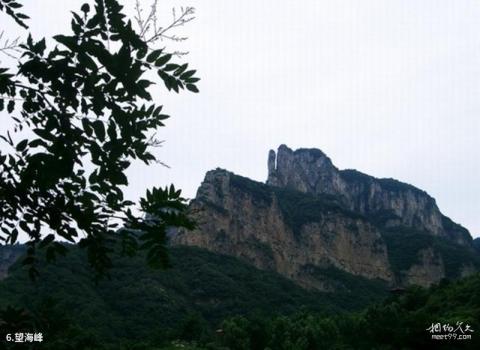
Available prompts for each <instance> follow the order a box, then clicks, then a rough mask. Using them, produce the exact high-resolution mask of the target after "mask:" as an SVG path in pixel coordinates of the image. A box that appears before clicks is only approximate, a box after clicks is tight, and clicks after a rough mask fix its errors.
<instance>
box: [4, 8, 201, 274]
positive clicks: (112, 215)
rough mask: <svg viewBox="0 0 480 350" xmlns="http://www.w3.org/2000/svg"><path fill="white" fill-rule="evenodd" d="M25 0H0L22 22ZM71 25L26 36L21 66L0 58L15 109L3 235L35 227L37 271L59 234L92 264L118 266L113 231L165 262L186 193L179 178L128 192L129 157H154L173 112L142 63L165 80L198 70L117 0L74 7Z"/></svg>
mask: <svg viewBox="0 0 480 350" xmlns="http://www.w3.org/2000/svg"><path fill="white" fill-rule="evenodd" d="M20 10H21V4H20V3H18V2H15V1H14V0H0V11H2V12H4V13H5V14H7V15H8V16H10V17H11V18H13V19H14V20H15V21H16V22H17V23H18V24H19V25H21V26H22V27H27V24H26V22H25V21H26V20H27V19H28V16H26V15H25V14H22V13H21V12H19V11H20ZM71 30H72V33H71V34H69V35H63V34H62V35H57V36H54V37H53V39H54V40H55V41H56V42H57V43H58V44H57V45H56V46H55V47H53V48H47V44H46V41H45V39H41V40H38V41H36V40H34V39H33V38H32V36H31V35H29V37H28V40H27V41H26V42H25V43H23V44H21V45H19V46H18V47H17V48H16V49H17V50H20V53H21V58H20V59H19V60H18V66H17V68H16V70H15V71H12V70H9V69H7V68H1V67H0V111H2V110H6V112H7V113H8V115H9V116H10V117H11V118H12V120H13V121H14V124H15V125H14V128H13V130H10V131H8V132H7V133H6V134H4V135H0V137H1V139H2V141H3V142H4V143H6V145H7V150H5V149H6V147H3V150H2V151H1V152H0V231H1V232H0V239H1V240H2V241H4V242H5V243H11V244H13V243H15V242H16V241H17V237H18V235H19V234H20V233H21V232H23V233H25V234H27V235H28V237H29V241H28V243H27V245H28V249H27V257H26V258H25V260H24V264H26V265H28V266H29V271H30V275H31V276H32V277H35V276H36V275H37V274H38V271H37V269H36V268H35V263H36V261H37V257H36V254H35V253H36V250H38V249H39V248H40V249H44V250H45V253H46V257H47V260H49V261H50V260H54V259H55V257H56V256H57V254H64V253H65V251H66V248H65V245H63V244H61V243H59V242H58V241H57V240H56V238H60V237H61V238H63V239H64V240H67V241H70V242H78V243H79V245H80V246H81V247H84V248H85V249H86V250H87V252H88V258H89V263H90V264H91V265H92V266H93V267H94V268H95V271H96V274H97V275H102V274H104V273H105V272H106V271H107V269H108V268H109V267H110V266H111V259H110V256H111V253H112V251H113V249H114V248H113V243H114V242H120V243H121V247H122V251H123V253H125V254H134V253H135V252H136V251H137V250H138V249H146V250H148V253H147V260H148V263H149V264H150V265H152V266H165V265H167V264H168V255H167V252H166V249H165V243H166V231H167V230H168V229H169V228H170V227H187V228H191V227H192V226H193V223H192V222H191V221H190V220H189V219H188V218H187V216H186V214H185V209H186V200H185V199H183V198H182V197H181V193H180V191H178V190H176V189H175V188H174V186H173V185H172V186H170V187H169V188H164V189H162V188H153V189H152V190H149V191H147V194H146V196H145V198H142V199H141V200H140V208H139V209H140V210H135V204H134V203H133V202H131V201H127V200H125V199H124V196H123V192H122V189H123V188H124V187H125V186H126V185H127V184H128V178H127V176H126V174H125V171H126V170H127V169H128V168H129V167H130V165H131V164H132V163H133V162H138V161H140V162H143V163H145V164H152V163H154V162H158V160H157V159H156V157H155V156H154V155H153V154H152V153H151V150H152V147H155V146H157V145H158V141H157V140H156V139H155V131H156V130H158V128H160V127H163V126H164V121H165V119H167V118H168V116H167V115H165V114H163V113H162V106H160V105H157V104H156V103H154V102H153V101H152V100H153V98H152V95H151V94H150V92H149V87H150V86H151V85H152V84H153V83H154V82H153V81H151V80H149V79H148V78H147V77H146V75H147V74H148V73H149V72H150V71H152V70H153V71H155V72H156V73H157V74H158V77H159V78H160V80H161V81H163V83H164V85H165V87H166V88H167V89H168V90H169V91H170V90H173V91H175V92H179V91H180V90H182V89H187V90H190V91H192V92H198V89H197V86H196V83H197V82H198V81H199V79H198V78H196V77H195V73H196V71H195V70H189V69H188V64H177V63H172V60H173V59H174V58H172V54H169V53H166V52H164V51H163V50H162V49H159V50H153V49H151V48H150V47H149V46H148V43H147V41H146V40H145V38H144V37H142V36H141V35H139V34H138V33H137V32H136V31H135V30H134V29H133V28H132V23H131V21H130V20H128V18H127V17H126V16H125V15H124V14H123V13H122V6H120V4H119V3H118V1H116V0H95V1H94V6H93V8H91V6H90V5H89V4H88V3H86V4H84V5H82V6H81V11H80V12H78V13H75V12H73V18H72V22H71Z"/></svg>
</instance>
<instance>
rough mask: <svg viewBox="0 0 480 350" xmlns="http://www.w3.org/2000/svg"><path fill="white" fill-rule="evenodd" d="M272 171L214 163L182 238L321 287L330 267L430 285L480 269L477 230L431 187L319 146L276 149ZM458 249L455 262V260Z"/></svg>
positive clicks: (180, 241)
mask: <svg viewBox="0 0 480 350" xmlns="http://www.w3.org/2000/svg"><path fill="white" fill-rule="evenodd" d="M268 171H269V175H268V180H267V183H266V184H264V183H260V182H255V181H252V180H250V179H247V178H244V177H241V176H238V175H235V174H233V173H231V172H229V171H226V170H223V169H216V170H212V171H209V172H208V173H207V174H206V176H205V179H204V181H203V182H202V184H201V186H200V187H199V189H198V192H197V196H196V198H195V199H194V200H193V201H192V203H191V205H190V210H191V212H192V215H193V216H194V219H195V220H196V221H197V228H196V229H195V230H194V231H179V232H177V233H176V234H175V235H174V236H173V237H172V242H173V243H174V244H186V245H195V246H199V247H202V248H206V249H208V250H211V251H214V252H218V253H223V254H228V255H233V256H236V257H239V258H241V259H243V260H245V261H248V262H250V263H252V264H254V265H255V266H257V267H259V268H262V269H268V270H274V271H276V272H279V273H281V274H282V275H284V276H287V277H289V278H291V279H293V280H295V281H297V282H298V283H300V284H301V285H303V286H305V287H309V288H317V289H322V288H325V289H328V288H327V287H325V286H331V285H332V284H331V283H328V282H326V281H327V280H326V279H325V278H324V276H323V277H322V276H319V275H318V271H322V270H325V269H328V268H333V269H336V270H338V271H342V272H343V273H348V274H351V275H355V276H361V277H364V278H367V279H378V280H381V281H384V282H385V283H387V284H390V285H392V286H394V285H400V286H405V285H410V284H418V285H423V286H427V285H430V284H431V283H435V282H438V281H439V280H441V279H442V278H444V277H460V276H462V275H464V274H468V273H471V272H472V271H476V270H477V268H478V259H477V258H476V257H477V256H478V254H477V253H474V249H473V246H472V239H471V236H470V234H469V233H468V231H467V230H465V229H464V228H462V227H461V226H460V225H457V224H455V223H453V222H452V221H451V220H450V219H448V218H446V217H445V216H443V215H442V214H441V212H440V211H439V209H438V207H437V206H436V204H435V200H434V199H433V198H432V197H430V196H429V195H428V194H427V193H425V192H424V191H421V190H419V189H417V188H415V187H413V186H411V185H408V184H404V183H401V182H398V181H396V180H392V179H376V178H374V177H371V176H368V175H365V174H362V173H359V172H357V171H354V170H344V171H342V170H338V169H337V168H336V167H335V166H334V165H333V163H332V162H331V160H330V159H329V158H328V157H327V156H326V155H325V154H324V153H323V152H321V151H320V150H316V149H300V150H297V151H292V150H290V149H289V148H288V147H286V146H280V148H279V149H278V152H277V153H275V152H274V151H270V152H269V155H268ZM402 237H405V240H407V241H405V240H404V239H402ZM409 237H413V238H415V239H410V238H409ZM437 241H438V242H440V243H438V244H437ZM409 243H411V244H409ZM450 246H451V247H452V248H451V250H449V249H450ZM407 253H408V254H407ZM475 254H476V255H475ZM452 256H454V260H455V261H454V263H452V262H451V261H447V260H445V259H451V257H452ZM457 256H460V257H461V258H458V259H457V258H456V257H457ZM329 278H330V277H329Z"/></svg>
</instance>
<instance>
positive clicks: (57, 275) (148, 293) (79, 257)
mask: <svg viewBox="0 0 480 350" xmlns="http://www.w3.org/2000/svg"><path fill="white" fill-rule="evenodd" d="M12 249H15V250H16V251H17V250H20V251H21V250H23V249H22V246H15V247H11V246H0V254H1V255H9V256H10V255H11V254H12ZM42 253H43V251H41V250H40V251H39V252H38V253H37V254H38V255H39V262H38V268H39V270H40V277H39V280H38V281H37V282H35V283H34V282H32V281H31V280H30V279H29V276H28V273H27V270H26V268H25V267H23V266H22V265H21V263H20V262H17V263H15V264H14V265H12V266H11V267H10V269H9V274H8V277H6V278H5V279H3V280H2V281H0V332H1V333H2V334H6V333H8V332H6V331H5V330H4V329H3V328H2V327H3V323H2V311H1V310H5V309H6V308H7V307H9V306H10V307H12V306H13V307H22V308H25V309H26V310H28V311H29V313H31V314H32V315H34V316H35V318H36V319H40V320H41V322H42V323H41V329H42V332H43V334H44V336H45V339H48V344H47V345H48V346H49V347H48V349H56V350H57V349H63V348H65V341H67V344H69V347H67V348H68V349H75V348H76V347H75V346H74V345H73V344H74V343H75V341H76V340H75V339H78V341H79V342H83V341H85V338H87V339H96V340H98V341H99V343H105V344H113V345H115V344H117V345H118V344H120V343H122V344H124V343H127V342H129V341H131V342H132V344H137V343H139V342H141V341H143V340H149V341H158V340H159V339H160V340H168V339H176V338H178V337H182V335H179V334H178V332H180V331H181V329H182V327H184V324H185V323H186V322H190V321H191V319H192V318H193V319H194V320H195V322H196V324H197V326H199V327H200V326H201V327H205V328H206V329H207V330H208V331H210V332H211V331H212V330H214V329H216V327H219V325H220V323H221V322H222V321H223V319H225V318H227V317H231V316H233V315H244V316H249V315H253V314H265V315H270V316H272V315H275V314H278V315H288V314H291V313H294V312H297V311H298V310H301V309H302V308H305V309H308V310H310V311H316V312H321V313H322V314H333V313H339V312H345V311H349V310H360V309H362V308H364V307H365V306H366V305H368V304H371V303H373V302H375V301H377V300H379V299H382V298H383V297H385V296H386V295H387V294H388V290H387V289H386V286H385V285H384V284H382V283H377V282H373V281H370V280H367V279H365V278H361V277H355V276H351V275H348V274H345V273H343V274H341V273H340V274H338V275H337V277H336V278H337V280H338V281H340V282H341V283H342V285H343V286H344V288H341V289H339V290H338V292H337V293H335V294H333V293H325V292H319V291H315V290H305V289H303V288H301V287H300V286H298V285H296V284H295V283H293V282H292V281H291V280H289V279H287V278H285V277H283V276H281V275H279V274H277V273H275V272H272V271H262V270H259V269H257V268H255V267H254V266H252V265H251V264H248V263H245V262H243V261H242V260H240V259H238V258H235V257H231V256H226V255H221V254H216V253H212V252H208V251H206V250H204V249H199V248H196V247H171V248H170V249H169V254H170V257H171V264H172V268H169V269H167V270H155V269H151V268H148V267H147V266H146V264H145V256H143V254H140V255H137V256H135V257H121V256H119V255H115V256H114V259H113V266H114V267H113V269H112V270H111V271H110V276H109V277H108V278H104V279H102V280H100V281H98V283H96V282H95V281H94V279H93V277H92V276H93V274H92V271H91V269H90V268H89V266H88V263H87V259H86V252H85V251H84V250H82V249H80V248H79V247H77V246H75V245H68V254H67V255H66V257H62V258H59V259H58V260H57V261H56V262H55V263H50V264H45V262H44V259H43V258H42V257H43V254H42ZM332 273H333V272H332ZM3 317H5V316H3ZM11 319H12V317H11V316H10V317H9V320H10V322H11ZM57 323H59V324H57ZM57 340H58V341H59V342H60V343H58V344H57V343H55V341H57ZM60 340H61V341H60ZM62 341H63V343H62ZM99 343H98V344H97V343H95V344H94V345H90V348H91V349H100V348H101V347H100V346H99ZM137 345H138V344H137ZM132 346H133V345H132ZM78 348H85V347H84V345H82V346H79V347H78ZM126 348H128V349H131V347H126ZM137 348H138V349H140V347H135V349H137ZM146 348H148V349H151V347H146ZM155 348H156V347H155ZM112 349H118V347H116V346H112ZM142 349H143V348H142Z"/></svg>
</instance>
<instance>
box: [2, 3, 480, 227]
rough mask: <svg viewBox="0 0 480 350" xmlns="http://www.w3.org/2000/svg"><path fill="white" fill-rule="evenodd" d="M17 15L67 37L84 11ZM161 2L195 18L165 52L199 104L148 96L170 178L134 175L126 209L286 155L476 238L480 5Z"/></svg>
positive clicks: (41, 30)
mask: <svg viewBox="0 0 480 350" xmlns="http://www.w3.org/2000/svg"><path fill="white" fill-rule="evenodd" d="M23 3H25V4H26V9H25V12H26V13H27V14H29V15H30V16H31V17H32V20H31V21H29V24H30V30H31V32H32V33H33V35H34V37H36V38H40V37H43V36H51V35H54V34H58V33H65V32H68V31H69V22H70V12H69V11H70V10H74V9H75V10H78V9H79V7H80V5H81V4H82V3H83V1H78V0H63V1H58V0H42V1H23ZM123 3H124V4H126V6H127V8H128V9H129V10H132V9H133V3H134V1H133V0H128V1H126V0H124V1H123ZM142 3H145V5H146V6H147V5H148V4H149V3H150V1H148V0H142ZM160 3H161V8H162V9H164V10H165V13H166V15H168V14H169V13H170V10H169V9H170V8H171V7H172V6H174V5H184V6H187V5H190V6H195V7H196V9H197V19H196V20H195V21H194V22H192V23H191V24H190V25H189V26H188V27H187V28H185V30H183V31H182V33H186V34H188V35H189V37H190V38H189V40H188V41H187V42H186V43H184V44H183V45H181V46H179V47H178V46H177V47H175V48H180V49H185V50H188V51H190V54H189V56H188V58H187V61H188V62H189V63H190V64H191V66H192V67H195V68H197V69H198V71H199V76H200V77H201V78H202V81H201V83H200V85H199V87H200V90H201V93H200V94H197V95H195V94H189V93H183V94H180V95H178V96H173V95H172V94H168V93H166V90H165V89H164V88H163V87H162V86H159V87H158V88H157V89H156V90H155V91H154V95H155V93H156V97H155V98H156V99H157V100H158V102H159V103H162V104H164V105H165V110H166V111H167V113H169V114H170V115H172V118H171V119H170V120H169V121H168V123H167V127H166V128H164V130H162V131H161V133H160V137H161V138H162V139H165V140H166V143H165V145H164V147H163V148H161V149H159V150H158V155H159V157H160V158H161V159H162V160H163V161H164V162H165V163H167V164H168V165H170V166H171V168H170V169H167V168H164V167H161V166H153V167H148V168H147V167H145V166H136V167H134V168H132V169H131V171H130V175H131V184H130V187H129V189H128V191H127V192H128V194H129V195H130V196H131V197H132V198H135V197H138V196H139V195H140V194H143V192H144V191H145V189H146V188H148V187H151V186H154V185H156V186H158V185H165V184H170V183H172V182H173V183H175V184H176V185H177V186H178V187H180V188H183V189H184V192H185V195H186V196H187V197H190V198H191V197H194V195H195V192H196V189H197V187H198V185H199V184H200V182H201V181H202V179H203V176H204V174H205V172H206V171H208V170H210V169H213V168H216V167H221V168H226V169H229V170H231V171H233V172H235V173H238V174H241V175H244V176H247V177H250V178H252V179H255V180H259V181H264V180H265V179H266V176H267V152H268V150H269V149H271V148H277V147H278V146H279V145H280V144H282V143H285V144H287V145H288V146H289V147H291V148H299V147H315V148H320V149H321V150H323V151H324V152H325V153H326V154H327V155H328V156H329V157H330V158H331V159H332V160H333V162H334V163H335V164H336V165H337V166H338V167H339V168H341V169H343V168H355V169H358V170H360V171H362V172H365V173H368V174H371V175H374V176H376V177H393V178H396V179H399V180H401V181H405V182H408V183H411V184H413V185H415V186H417V187H420V188H422V189H424V190H426V191H427V192H429V193H430V194H431V195H432V196H433V197H435V198H436V200H437V203H438V205H439V207H440V209H441V210H442V212H443V213H444V214H446V215H448V216H450V217H451V218H452V219H453V220H454V221H456V222H459V223H461V224H462V225H464V226H466V227H467V228H468V229H469V230H470V231H471V233H472V235H474V236H479V235H480V215H479V212H480V182H479V179H480V153H479V149H480V2H479V1H478V0H475V1H474V0H472V1H466V0H450V1H443V0H422V1H418V0H389V1H385V0H362V1H358V0H351V1H344V0H328V1H326V0H325V1H321V0H317V1H314V0H311V1H306V0H304V1H287V0H283V1H279V0H275V1H266V0H262V1H251V0H243V1H225V0H216V1H213V0H212V1H208V0H201V1H188V2H187V1H170V0H168V1H167V0H164V1H162V0H160ZM0 21H1V28H5V29H6V30H7V34H9V36H11V37H13V36H15V35H16V34H20V35H23V34H24V33H23V32H21V31H19V27H17V26H16V25H14V24H12V23H11V21H9V20H6V18H5V17H3V16H2V17H0ZM5 21H7V23H5ZM166 44H167V43H166ZM2 59H3V58H2ZM2 123H3V122H2Z"/></svg>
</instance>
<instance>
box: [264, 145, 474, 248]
mask: <svg viewBox="0 0 480 350" xmlns="http://www.w3.org/2000/svg"><path fill="white" fill-rule="evenodd" d="M267 184H268V185H271V186H276V187H283V188H289V189H293V190H296V191H300V192H304V193H310V194H315V195H320V194H328V195H334V196H336V197H337V198H338V200H339V201H341V202H342V203H343V205H344V206H345V207H347V208H348V209H349V210H352V211H355V212H358V213H361V214H362V215H365V216H368V217H370V218H372V220H373V221H376V222H377V223H379V225H380V226H384V227H389V228H393V227H410V228H415V229H416V230H418V231H422V232H426V233H428V234H431V235H435V236H442V237H447V238H449V239H452V240H454V241H455V242H456V243H459V244H464V245H471V241H472V239H471V237H470V234H469V233H468V231H467V230H465V229H464V228H463V227H461V226H460V225H458V224H455V223H453V222H452V221H451V220H450V219H448V218H447V217H445V216H444V215H442V214H441V212H440V210H439V209H438V207H437V205H436V203H435V200H434V199H433V198H432V197H431V196H429V195H428V194H427V193H426V192H425V191H422V190H420V189H418V188H416V187H414V186H412V185H409V184H406V183H403V182H400V181H397V180H394V179H378V178H375V177H373V176H369V175H367V174H363V173H361V172H359V171H356V170H339V169H338V168H337V167H335V165H334V164H333V163H332V161H331V160H330V158H328V157H327V156H326V155H325V153H323V152H322V151H320V150H319V149H304V148H301V149H298V150H295V151H293V150H291V149H290V148H288V147H287V146H285V145H281V146H280V147H279V148H278V151H277V153H275V151H273V150H271V151H270V152H269V155H268V179H267Z"/></svg>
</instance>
